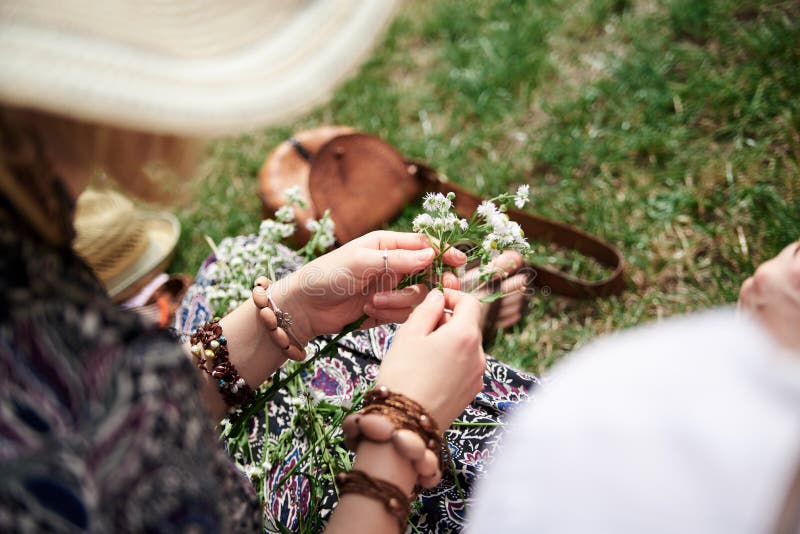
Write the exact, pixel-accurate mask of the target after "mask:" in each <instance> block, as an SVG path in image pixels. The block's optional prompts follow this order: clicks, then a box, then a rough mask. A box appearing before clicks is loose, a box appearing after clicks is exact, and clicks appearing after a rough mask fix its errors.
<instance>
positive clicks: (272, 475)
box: [176, 236, 537, 533]
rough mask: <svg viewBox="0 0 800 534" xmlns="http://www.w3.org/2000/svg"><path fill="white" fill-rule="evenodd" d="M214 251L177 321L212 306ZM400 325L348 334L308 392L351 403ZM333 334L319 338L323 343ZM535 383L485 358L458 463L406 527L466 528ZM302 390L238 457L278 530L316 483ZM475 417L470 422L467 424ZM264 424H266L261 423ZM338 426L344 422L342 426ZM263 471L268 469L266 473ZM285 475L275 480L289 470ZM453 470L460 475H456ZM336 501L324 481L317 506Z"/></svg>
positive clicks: (307, 377)
mask: <svg viewBox="0 0 800 534" xmlns="http://www.w3.org/2000/svg"><path fill="white" fill-rule="evenodd" d="M254 240H255V236H240V237H237V238H235V243H234V249H236V248H239V249H245V248H247V247H248V246H250V248H252V243H253V241H254ZM279 253H280V254H281V255H282V256H283V258H282V260H283V261H282V262H279V263H281V264H283V267H282V268H281V269H279V270H278V272H277V273H276V274H277V276H278V277H281V276H285V275H286V274H288V273H290V272H291V271H293V270H295V269H297V268H299V267H300V266H301V265H302V259H301V258H300V257H299V256H297V255H295V254H294V253H293V252H292V251H290V250H289V249H287V248H285V247H280V250H279ZM215 262H216V258H215V257H214V256H213V255H212V256H210V257H209V258H208V259H207V260H206V262H205V263H204V264H203V266H202V267H201V269H200V271H199V273H198V275H197V277H196V279H195V283H194V285H193V286H192V287H191V288H190V289H189V292H188V293H187V295H186V297H185V298H184V302H183V306H182V308H181V309H180V310H179V312H178V315H177V317H176V328H177V329H178V330H179V331H183V332H189V331H191V330H192V329H194V328H196V327H197V326H198V325H200V324H202V323H203V322H204V321H207V320H208V319H209V318H210V317H212V316H213V315H214V314H213V312H212V310H211V309H210V308H209V305H208V301H207V299H206V295H207V294H208V293H209V291H213V290H214V285H215V280H214V278H213V273H214V272H216V269H215V265H214V264H215ZM395 329H396V325H385V326H381V327H378V328H373V329H370V330H366V331H360V332H354V333H352V334H349V335H348V336H346V337H345V338H343V340H341V341H340V342H339V344H338V345H339V346H338V349H337V354H336V356H335V357H328V358H323V359H320V360H318V361H317V362H315V364H314V365H313V368H312V369H311V370H310V371H309V372H306V373H305V374H304V375H303V382H304V384H305V387H306V388H307V392H306V393H305V395H307V396H310V397H311V398H315V399H324V400H326V401H328V402H330V403H332V404H337V405H350V404H351V403H352V401H353V396H354V394H356V393H357V392H359V391H365V390H366V389H368V388H369V387H370V384H371V383H372V382H373V381H374V379H375V377H376V376H377V373H378V367H379V365H380V361H381V359H382V358H383V355H384V354H385V353H386V351H387V349H388V348H389V345H390V344H391V342H392V337H393V335H394V332H395ZM328 341H329V338H324V337H323V338H319V339H318V340H316V343H318V344H320V345H322V344H324V343H326V342H328ZM536 383H537V380H536V378H535V377H533V376H531V375H529V374H527V373H523V372H520V371H517V370H515V369H512V368H510V367H508V366H507V365H504V364H502V363H500V362H498V361H497V360H494V359H492V358H489V359H488V365H487V369H486V374H485V376H484V387H483V391H482V392H481V393H480V395H478V397H477V398H476V399H475V401H473V402H472V404H470V405H469V406H468V407H467V409H466V410H465V411H464V413H463V414H462V416H461V417H459V419H458V421H459V422H460V423H459V426H453V427H452V428H451V429H450V430H449V431H448V432H447V433H446V437H447V442H448V445H449V449H450V455H451V457H452V460H453V469H450V470H446V472H445V474H444V477H443V479H442V482H441V483H440V484H439V485H438V486H437V487H436V488H433V489H431V490H427V491H425V492H423V493H422V494H421V495H420V496H419V498H418V501H417V503H416V505H415V511H414V512H413V514H412V520H411V523H412V525H413V527H411V526H410V527H409V532H413V529H416V530H418V531H420V532H436V533H439V532H458V531H460V530H462V529H463V527H464V523H465V516H466V514H467V511H468V508H469V504H470V495H471V490H472V485H473V484H474V483H475V481H476V480H477V479H478V478H480V477H481V476H482V475H483V473H484V471H485V469H486V466H487V465H488V464H489V463H490V462H491V459H492V457H493V456H494V454H495V453H496V451H497V450H498V447H499V446H500V442H501V439H502V422H503V421H504V420H505V418H506V416H507V414H508V413H509V411H510V410H512V409H513V408H514V407H515V406H516V405H518V404H519V403H520V402H522V401H524V400H525V399H526V398H527V397H528V391H529V390H530V388H531V387H532V386H533V385H535V384H536ZM298 404H299V402H298V398H297V397H296V396H293V395H292V394H291V393H289V392H288V391H282V392H279V393H278V394H277V395H276V396H275V397H274V398H273V399H272V401H271V402H270V404H269V407H268V410H267V414H265V415H263V416H261V417H256V418H254V420H253V421H251V428H252V429H253V432H252V433H251V434H250V448H251V450H252V451H253V453H254V457H253V458H247V459H245V458H237V459H236V460H237V463H240V464H241V465H242V468H243V469H244V470H245V472H248V473H253V472H254V471H256V472H258V476H264V477H266V480H267V482H268V488H269V489H270V490H271V492H270V494H269V499H268V502H266V504H265V509H264V516H265V522H264V524H265V528H266V530H267V531H268V532H280V527H279V526H278V525H282V526H283V527H286V528H288V529H289V530H292V531H297V530H299V529H300V526H301V522H302V521H303V518H304V517H305V515H306V514H307V513H308V512H309V508H310V506H311V503H310V496H311V488H310V484H311V483H312V482H311V481H309V479H308V478H307V477H306V476H302V475H296V474H295V475H291V471H292V469H293V467H294V466H295V464H296V463H297V462H298V461H299V460H300V459H301V458H302V457H303V455H304V453H305V452H306V451H308V449H309V447H310V444H309V443H308V441H307V440H306V438H305V436H304V435H303V434H302V433H301V432H296V431H294V429H293V424H292V421H293V420H294V418H295V415H296V414H297V406H298ZM470 425H472V426H470ZM265 426H266V427H267V429H266V431H264V428H265ZM286 432H293V434H294V435H293V436H292V437H293V439H294V446H293V448H292V451H291V453H290V454H289V455H287V457H286V458H285V459H284V460H283V461H282V462H278V463H276V464H275V465H269V462H268V461H267V459H265V458H263V457H262V456H261V455H262V451H263V450H264V442H265V441H264V440H269V442H270V443H271V444H273V445H274V444H276V443H277V442H278V440H279V439H280V437H281V435H283V434H284V433H286ZM338 432H340V430H339V431H338ZM259 471H265V472H263V473H261V472H259ZM287 475H290V476H288V478H287V480H286V483H284V484H283V485H280V486H279V484H278V482H279V481H281V480H282V479H283V478H284V477H285V476H287ZM454 477H457V481H456V479H455V478H454ZM335 503H336V494H335V491H334V488H333V487H332V486H329V487H326V488H325V498H324V499H323V502H322V504H321V505H320V506H319V508H318V510H317V513H319V514H321V516H322V517H323V519H327V517H328V516H329V515H330V512H331V510H332V509H333V507H334V506H335Z"/></svg>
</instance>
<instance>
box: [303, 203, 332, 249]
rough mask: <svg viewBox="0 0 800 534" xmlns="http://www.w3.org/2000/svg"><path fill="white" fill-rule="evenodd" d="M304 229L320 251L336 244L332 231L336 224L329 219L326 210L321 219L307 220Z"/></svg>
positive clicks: (328, 213)
mask: <svg viewBox="0 0 800 534" xmlns="http://www.w3.org/2000/svg"><path fill="white" fill-rule="evenodd" d="M306 229H307V230H308V231H309V232H311V234H312V237H311V239H314V238H316V240H317V246H318V248H319V249H321V250H325V249H328V248H330V247H332V246H333V244H334V243H335V242H336V236H335V235H334V231H335V230H336V224H335V223H334V222H333V219H331V216H330V211H328V210H326V211H325V213H324V214H323V215H322V219H320V220H316V219H309V220H308V221H306Z"/></svg>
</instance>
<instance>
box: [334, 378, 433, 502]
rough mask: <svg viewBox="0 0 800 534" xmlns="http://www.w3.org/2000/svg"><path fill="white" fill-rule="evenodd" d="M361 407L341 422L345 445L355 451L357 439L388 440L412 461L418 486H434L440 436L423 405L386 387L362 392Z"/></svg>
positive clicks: (379, 441) (399, 452)
mask: <svg viewBox="0 0 800 534" xmlns="http://www.w3.org/2000/svg"><path fill="white" fill-rule="evenodd" d="M364 403H365V405H364V407H363V408H362V409H361V410H360V411H358V412H356V413H352V414H350V415H348V416H347V417H345V419H344V421H342V430H343V431H344V444H345V446H346V447H347V448H348V449H350V450H352V451H355V449H356V448H357V447H358V442H359V441H360V440H361V439H363V438H366V439H369V440H370V441H375V442H378V443H383V442H387V441H390V440H391V442H392V445H394V448H395V450H396V451H397V452H398V454H400V455H401V456H403V457H404V458H406V459H408V460H410V461H411V464H412V465H413V466H414V470H415V471H416V472H417V475H418V478H417V485H418V486H420V487H423V488H433V487H435V486H436V485H437V484H439V481H440V480H441V479H442V469H443V460H442V442H443V440H442V435H441V434H440V433H439V431H438V425H437V424H436V421H434V419H433V417H431V415H430V414H429V413H428V411H427V410H425V408H423V407H422V406H420V405H419V404H418V403H416V402H414V401H413V400H411V399H409V398H408V397H406V396H405V395H401V394H400V393H394V392H392V391H389V388H387V387H386V386H379V387H377V388H374V389H372V390H370V391H368V392H367V393H366V395H364Z"/></svg>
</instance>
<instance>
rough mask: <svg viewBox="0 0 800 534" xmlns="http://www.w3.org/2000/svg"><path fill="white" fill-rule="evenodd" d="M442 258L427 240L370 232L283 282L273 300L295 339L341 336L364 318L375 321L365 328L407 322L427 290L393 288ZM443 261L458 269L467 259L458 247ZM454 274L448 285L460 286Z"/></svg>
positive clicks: (413, 236) (275, 289)
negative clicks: (289, 322)
mask: <svg viewBox="0 0 800 534" xmlns="http://www.w3.org/2000/svg"><path fill="white" fill-rule="evenodd" d="M384 250H385V251H386V260H385V261H384ZM436 254H437V251H436V250H435V249H434V248H432V247H431V243H430V242H429V241H428V238H427V237H425V236H424V235H421V234H412V233H402V232H387V231H377V232H370V233H369V234H366V235H364V236H362V237H359V238H358V239H354V240H353V241H350V242H349V243H347V244H345V245H343V246H341V247H340V248H338V249H336V250H334V251H332V252H329V253H327V254H325V255H323V256H320V257H319V258H317V259H315V260H314V261H312V262H310V263H308V264H307V265H305V266H303V267H302V268H301V269H299V270H298V271H297V272H295V273H294V274H292V275H290V276H288V277H286V278H285V279H283V280H280V281H279V282H278V283H277V284H276V286H275V288H274V289H273V297H274V298H275V299H276V301H277V303H278V305H279V307H281V308H282V309H286V310H287V311H289V312H290V313H291V314H292V316H293V318H294V326H293V330H294V334H295V335H296V336H297V337H298V338H299V339H300V340H301V341H306V340H308V339H311V338H313V337H315V336H318V335H321V334H332V333H336V332H339V331H340V330H341V329H342V328H343V327H344V326H345V325H347V324H349V323H351V322H353V321H355V320H356V319H358V318H359V317H361V315H362V314H364V313H366V314H367V315H369V316H370V319H369V320H367V321H366V322H365V323H364V325H363V327H364V328H367V327H372V326H375V325H377V324H381V323H386V322H403V321H405V320H406V319H407V318H408V316H409V314H410V313H411V310H412V309H413V308H414V306H416V305H417V304H419V303H420V302H421V301H422V300H423V299H424V298H425V295H426V294H427V288H426V287H425V286H424V285H422V284H416V285H413V286H409V287H407V288H405V289H403V290H399V291H393V289H394V288H395V287H396V286H397V284H398V283H399V282H400V281H401V280H402V279H403V277H405V276H406V275H408V274H413V273H416V272H419V271H422V270H424V269H425V268H427V267H428V266H429V265H430V264H431V262H433V259H434V257H435V256H436ZM443 259H444V261H445V263H447V264H448V265H452V266H454V267H457V266H460V265H463V264H464V263H465V262H466V260H467V258H466V256H465V255H464V253H462V252H461V251H459V250H457V249H454V248H450V249H447V251H446V252H445V253H444V256H443ZM448 274H449V275H450V276H448V277H447V278H446V279H445V280H444V284H445V285H447V286H449V287H457V283H458V282H457V280H456V277H455V276H454V275H452V273H448Z"/></svg>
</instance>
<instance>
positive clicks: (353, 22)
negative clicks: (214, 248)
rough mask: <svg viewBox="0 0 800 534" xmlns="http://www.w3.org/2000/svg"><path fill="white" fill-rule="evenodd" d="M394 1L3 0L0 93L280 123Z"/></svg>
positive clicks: (35, 101) (204, 124) (362, 43)
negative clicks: (99, 0)
mask: <svg viewBox="0 0 800 534" xmlns="http://www.w3.org/2000/svg"><path fill="white" fill-rule="evenodd" d="M398 3H399V0H128V1H123V0H103V1H101V2H98V1H94V0H65V1H59V0H2V2H0V101H3V102H5V103H7V104H11V105H16V106H20V107H30V108H35V109H41V110H45V111H50V112H54V113H58V114H62V115H69V116H72V117H75V118H78V119H84V120H88V121H92V122H99V123H103V124H110V125H115V126H122V127H125V128H129V129H135V130H141V131H147V132H158V133H166V134H177V135H184V136H198V137H209V136H215V135H221V134H227V133H234V132H239V131H243V130H247V129H252V128H256V127H260V126H266V125H270V124H274V123H278V122H282V121H287V120H289V119H291V118H293V117H295V116H297V115H298V114H300V113H302V112H304V111H307V110H308V109H309V108H310V107H311V106H312V105H314V104H317V103H320V102H322V101H323V100H324V99H325V97H326V96H328V94H329V93H330V92H331V90H332V89H333V88H334V87H335V86H336V85H337V84H338V83H339V82H341V81H342V80H343V79H344V78H346V77H347V76H348V75H349V74H351V73H352V71H353V69H354V68H355V67H356V66H357V65H358V64H359V63H360V62H361V61H363V60H364V59H365V57H366V54H367V52H368V51H369V49H370V48H371V47H372V45H373V44H374V43H375V42H376V40H377V39H378V38H379V36H380V35H381V33H382V31H383V30H384V28H385V27H386V26H387V25H388V22H389V20H390V18H391V15H392V14H393V12H394V10H395V8H396V6H397V4H398Z"/></svg>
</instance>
